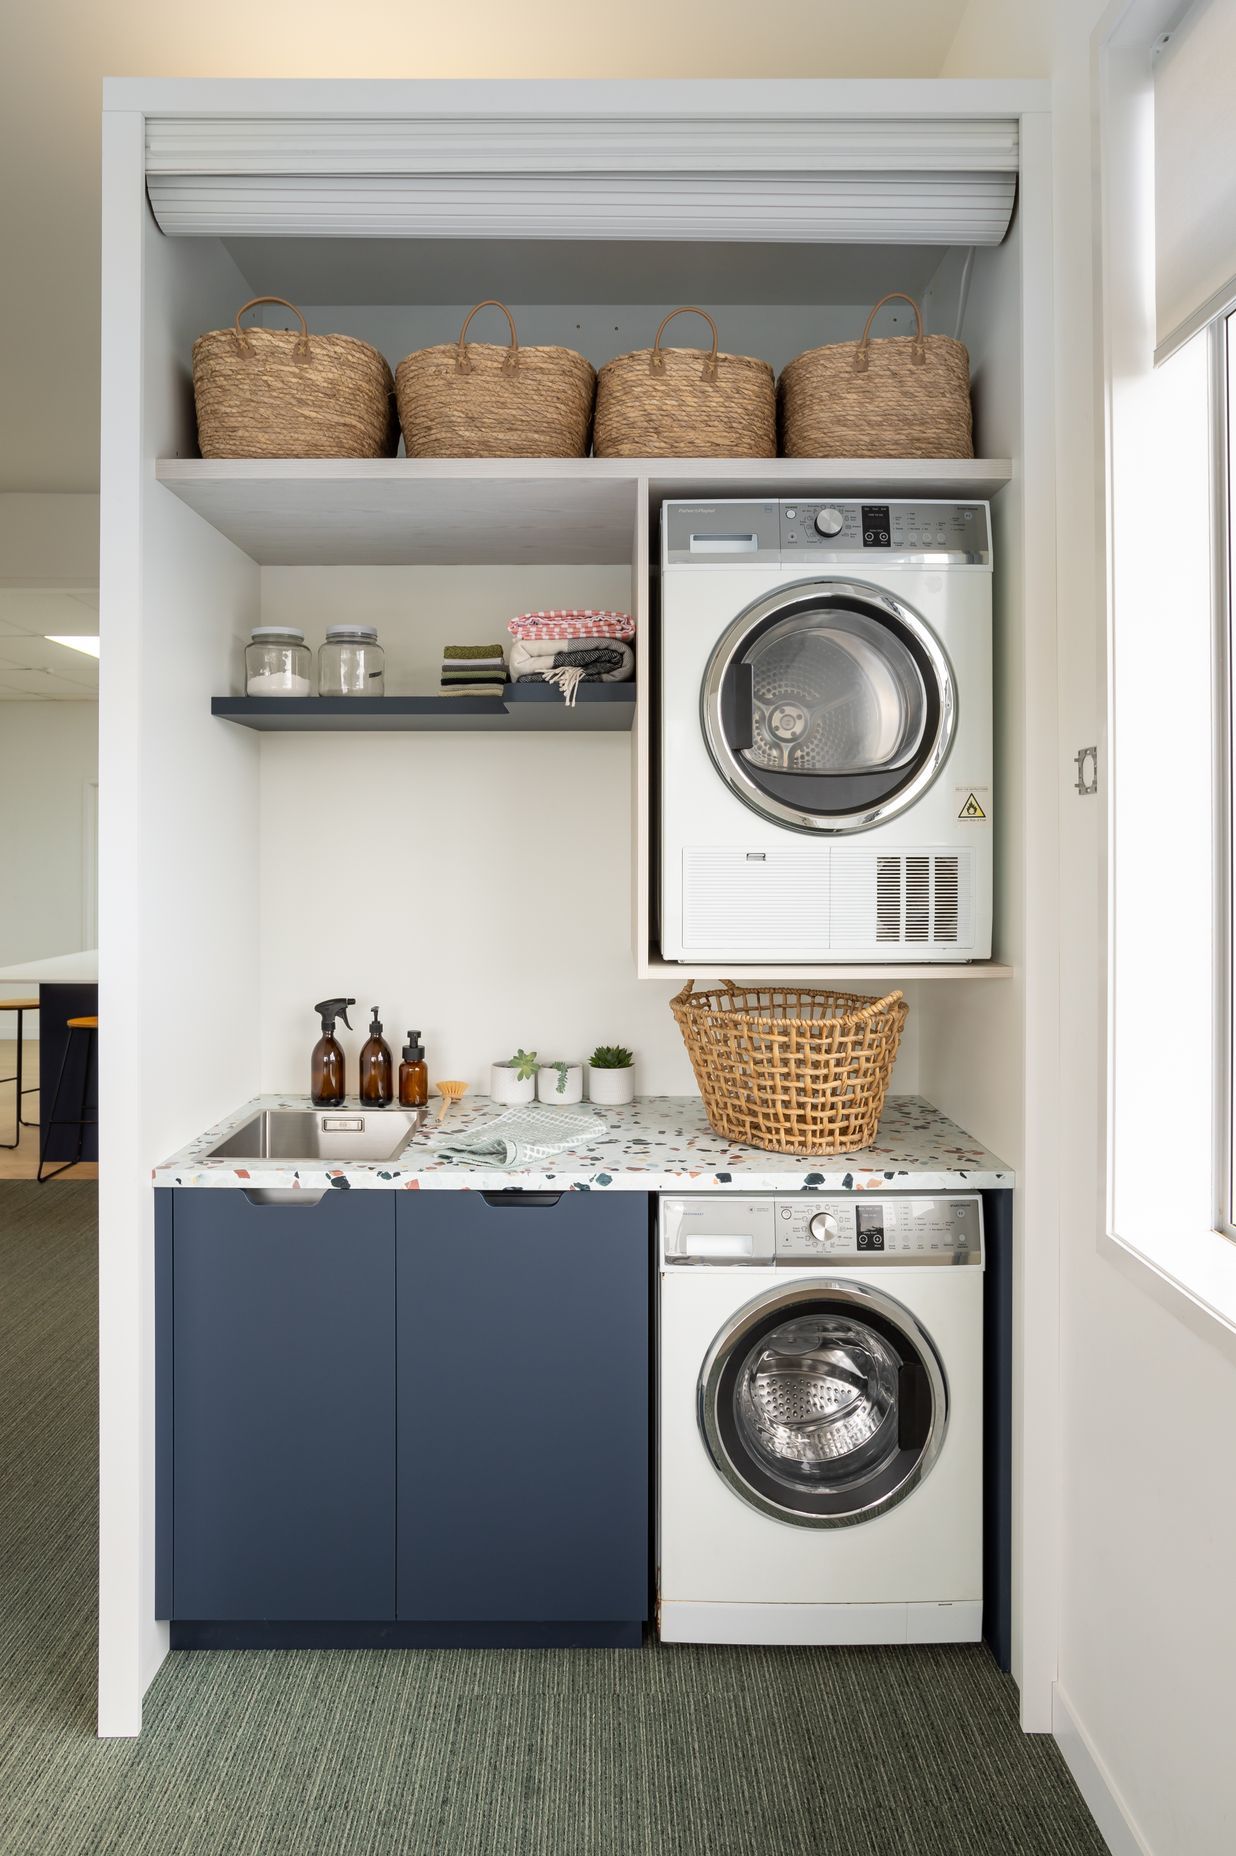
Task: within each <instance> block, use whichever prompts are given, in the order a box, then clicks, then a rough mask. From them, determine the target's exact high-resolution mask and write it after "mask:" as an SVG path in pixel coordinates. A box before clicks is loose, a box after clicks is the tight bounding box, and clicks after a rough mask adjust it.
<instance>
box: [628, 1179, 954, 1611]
mask: <svg viewBox="0 0 1236 1856" xmlns="http://www.w3.org/2000/svg"><path fill="white" fill-rule="evenodd" d="M659 1227H660V1244H659V1249H660V1273H659V1291H660V1294H659V1306H658V1327H659V1333H658V1357H659V1394H660V1399H659V1417H658V1426H659V1444H658V1462H657V1478H658V1511H657V1558H658V1574H657V1578H658V1608H657V1615H658V1625H659V1630H660V1634H661V1637H662V1638H663V1640H664V1641H666V1642H668V1643H767V1644H795V1643H817V1644H818V1643H970V1642H976V1641H977V1640H978V1639H979V1637H980V1636H981V1634H982V1617H983V1585H982V1481H983V1469H982V1447H983V1422H982V1420H983V1407H982V1394H983V1387H982V1378H983V1215H982V1201H981V1199H980V1198H979V1197H977V1196H976V1195H975V1194H973V1193H940V1194H936V1195H932V1196H929V1197H924V1196H920V1195H917V1194H913V1193H892V1192H890V1193H887V1194H886V1193H879V1194H872V1193H867V1192H864V1193H861V1194H837V1195H829V1194H823V1195H819V1196H814V1195H811V1194H806V1193H800V1192H796V1193H768V1194H763V1195H760V1196H757V1197H751V1198H748V1197H745V1196H743V1195H741V1194H728V1193H724V1194H723V1193H712V1194H703V1193H698V1194H683V1195H681V1196H677V1195H676V1196H667V1197H664V1198H662V1200H661V1202H660V1209H659Z"/></svg>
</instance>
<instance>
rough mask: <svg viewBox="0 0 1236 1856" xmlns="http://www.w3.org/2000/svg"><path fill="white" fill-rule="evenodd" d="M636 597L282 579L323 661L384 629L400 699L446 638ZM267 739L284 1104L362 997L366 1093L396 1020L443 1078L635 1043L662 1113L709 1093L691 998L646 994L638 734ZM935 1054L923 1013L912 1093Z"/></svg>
mask: <svg viewBox="0 0 1236 1856" xmlns="http://www.w3.org/2000/svg"><path fill="white" fill-rule="evenodd" d="M630 598H631V584H630V575H629V573H628V572H627V570H626V569H625V568H617V567H589V568H563V567H544V568H509V567H491V568H469V569H463V568H429V567H422V568H377V567H372V568H327V569H322V568H264V569H263V570H262V621H263V623H264V624H274V623H278V622H280V621H287V622H289V623H295V624H297V625H299V626H300V627H301V629H303V630H304V631H305V633H306V636H307V638H308V639H309V640H310V642H312V643H314V644H315V645H316V644H317V643H318V642H320V640H321V638H322V637H323V635H324V632H325V628H326V626H327V624H328V623H329V622H330V621H331V620H333V619H338V618H341V617H345V616H346V617H347V618H349V619H351V620H355V621H358V622H368V623H373V624H375V625H377V627H378V631H379V636H380V638H381V639H382V641H383V644H384V647H385V649H386V653H387V690H388V692H390V693H392V694H411V693H415V692H417V691H426V692H431V691H433V690H434V689H435V688H436V687H437V681H438V666H439V663H440V647H441V645H442V644H443V643H444V642H446V641H448V640H449V641H453V642H458V643H463V642H469V641H470V642H473V643H487V642H490V641H491V640H493V639H497V638H502V639H503V640H504V641H505V642H507V643H509V638H508V637H507V634H506V630H505V622H506V620H507V619H508V618H509V617H511V616H512V615H513V614H514V613H516V612H520V611H523V610H525V609H531V608H534V607H539V606H548V605H562V604H568V603H569V604H601V603H605V604H611V603H612V604H614V605H616V606H618V607H619V608H620V609H622V610H630ZM237 674H239V667H237ZM261 739H262V752H261V763H262V771H261V795H262V797H261V867H262V868H261V937H260V962H261V998H262V1007H261V1041H262V1087H263V1089H266V1090H284V1089H289V1090H298V1091H303V1090H304V1089H305V1088H306V1087H307V1083H306V1076H307V1071H308V1061H309V1052H310V1051H311V1049H312V1047H313V1044H314V1042H315V1041H316V1039H317V1036H318V1024H317V1020H316V1018H315V1017H314V1014H313V1009H312V1008H313V1005H314V1002H315V1001H316V1000H318V999H321V998H324V997H328V996H331V995H333V994H337V993H343V994H352V995H355V997H356V999H357V1001H358V1007H357V1010H356V1011H355V1012H354V1013H353V1014H352V1022H353V1025H354V1026H355V1027H356V1030H355V1032H354V1034H353V1036H352V1037H351V1038H349V1037H348V1033H347V1032H346V1030H344V1029H343V1028H342V1027H340V1035H341V1037H342V1040H343V1043H344V1046H345V1049H346V1050H347V1051H348V1054H349V1063H350V1070H351V1074H352V1075H353V1076H355V1073H356V1072H355V1061H354V1059H355V1055H356V1052H357V1051H358V1050H359V1048H360V1045H361V1043H362V1042H363V1041H364V1032H363V1030H361V1028H360V1027H361V1026H362V1025H363V1024H364V1023H365V1020H366V1016H367V1011H368V1008H369V1007H370V1006H371V1005H373V1004H375V1003H376V1004H378V1005H380V1006H381V1008H382V1017H383V1022H384V1024H385V1026H386V1036H387V1041H388V1042H389V1043H390V1044H391V1046H392V1048H393V1049H395V1051H396V1054H397V1053H398V1046H399V1044H400V1043H401V1042H402V1039H403V1036H404V1033H405V1032H406V1031H407V1030H408V1028H409V1027H410V1026H416V1027H417V1028H418V1029H419V1030H420V1031H421V1032H422V1033H423V1035H424V1038H425V1043H426V1049H427V1055H428V1061H429V1067H430V1074H431V1076H457V1077H462V1078H465V1079H466V1080H467V1081H468V1082H469V1083H470V1084H471V1085H472V1087H473V1089H483V1088H485V1087H486V1086H487V1077H488V1068H489V1065H490V1063H491V1062H493V1061H494V1060H495V1059H496V1058H501V1057H507V1056H509V1055H510V1053H511V1052H512V1051H513V1050H515V1049H516V1048H517V1047H518V1046H520V1045H523V1046H524V1047H525V1048H527V1049H530V1050H531V1049H535V1050H539V1051H540V1052H541V1053H542V1054H543V1055H545V1056H547V1057H558V1056H562V1057H568V1058H576V1059H578V1058H581V1057H586V1056H587V1055H588V1053H589V1052H590V1051H591V1050H592V1048H593V1046H594V1045H595V1044H599V1043H623V1044H627V1045H629V1046H630V1047H631V1048H632V1049H633V1050H634V1051H635V1052H636V1056H637V1065H638V1068H637V1083H636V1086H637V1088H638V1089H639V1091H640V1092H641V1094H684V1093H694V1089H695V1084H694V1080H693V1078H692V1074H691V1068H690V1065H689V1063H688V1061H687V1057H686V1053H685V1050H684V1048H683V1045H682V1040H681V1038H680V1036H679V1033H678V1028H677V1025H676V1024H675V1022H674V1019H673V1016H672V1014H671V1012H670V1010H669V1003H668V1002H669V1000H670V998H671V996H672V995H673V993H674V992H675V991H677V990H678V988H677V987H676V986H675V985H674V984H672V983H670V982H664V983H661V982H653V981H648V980H637V979H636V978H635V968H634V958H633V955H632V951H631V945H630V922H631V907H630V883H631V877H630V872H631V848H630V834H631V810H630V808H631V780H630V756H631V736H630V735H629V734H587V733H579V734H562V735H538V734H527V735H498V734H495V735H486V734H419V735H418V734H408V735H338V734H336V735H288V736H281V735H267V736H263V737H262V738H261ZM307 839H308V842H309V844H310V845H311V850H310V852H309V854H308V855H306V840H307ZM306 924H308V925H309V927H308V932H307V931H306ZM919 990H920V991H922V990H923V989H922V988H920V989H919ZM948 990H950V991H952V990H953V988H952V986H951V985H949V987H948ZM917 1050H918V1014H917V1012H915V1011H912V1012H911V1016H910V1020H909V1025H908V1027H907V1033H906V1037H905V1040H904V1042H903V1048H902V1055H901V1056H900V1058H899V1060H898V1065H897V1071H896V1074H895V1076H894V1080H893V1088H894V1089H896V1090H899V1091H903V1092H913V1091H914V1090H916V1088H917V1086H918V1062H917Z"/></svg>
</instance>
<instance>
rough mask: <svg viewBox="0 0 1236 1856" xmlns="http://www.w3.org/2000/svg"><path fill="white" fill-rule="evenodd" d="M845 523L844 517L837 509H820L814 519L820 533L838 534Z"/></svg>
mask: <svg viewBox="0 0 1236 1856" xmlns="http://www.w3.org/2000/svg"><path fill="white" fill-rule="evenodd" d="M844 525H845V517H844V516H843V515H842V513H841V511H840V510H839V509H832V508H828V509H821V510H820V513H819V514H818V515H817V517H816V519H815V526H816V529H817V531H818V533H819V534H821V535H839V534H840V533H841V530H842V528H843V527H844Z"/></svg>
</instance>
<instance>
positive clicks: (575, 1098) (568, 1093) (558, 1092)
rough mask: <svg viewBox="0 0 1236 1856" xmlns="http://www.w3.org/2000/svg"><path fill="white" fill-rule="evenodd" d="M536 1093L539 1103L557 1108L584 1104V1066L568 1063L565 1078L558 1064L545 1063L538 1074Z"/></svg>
mask: <svg viewBox="0 0 1236 1856" xmlns="http://www.w3.org/2000/svg"><path fill="white" fill-rule="evenodd" d="M536 1093H537V1099H538V1100H539V1101H541V1102H548V1103H549V1104H550V1105H551V1106H553V1107H557V1108H565V1107H566V1106H567V1104H568V1103H571V1102H582V1101H583V1099H584V1066H583V1064H582V1063H568V1064H567V1066H566V1076H565V1078H564V1077H563V1075H562V1072H561V1071H560V1070H559V1068H558V1066H557V1064H556V1063H543V1064H542V1065H541V1067H540V1069H539V1070H538V1071H537V1073H536Z"/></svg>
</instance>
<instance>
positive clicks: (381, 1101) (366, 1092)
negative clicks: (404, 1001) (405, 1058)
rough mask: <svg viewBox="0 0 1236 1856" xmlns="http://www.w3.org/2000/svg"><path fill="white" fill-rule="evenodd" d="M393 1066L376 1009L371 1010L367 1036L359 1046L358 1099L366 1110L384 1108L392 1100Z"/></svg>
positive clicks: (393, 1091) (389, 1049)
mask: <svg viewBox="0 0 1236 1856" xmlns="http://www.w3.org/2000/svg"><path fill="white" fill-rule="evenodd" d="M394 1095H395V1066H394V1061H393V1059H392V1057H391V1047H390V1045H389V1044H388V1043H387V1041H386V1039H385V1038H384V1037H383V1036H382V1021H381V1020H380V1019H379V1017H378V1008H377V1006H376V1005H375V1006H374V1008H373V1021H372V1023H371V1024H370V1026H369V1036H368V1037H367V1038H366V1039H365V1042H364V1043H363V1044H362V1045H361V1054H360V1099H361V1101H362V1102H363V1103H364V1104H365V1106H366V1107H367V1108H385V1107H386V1106H387V1105H388V1103H390V1102H391V1101H393V1100H394Z"/></svg>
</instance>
